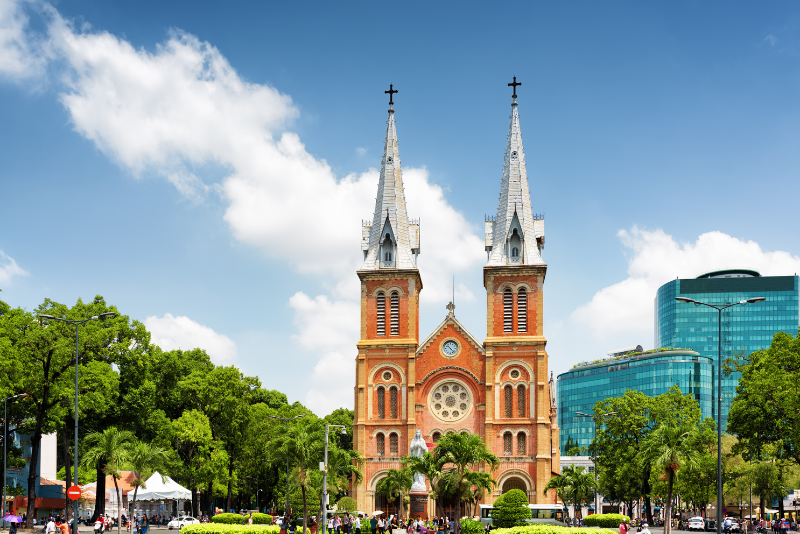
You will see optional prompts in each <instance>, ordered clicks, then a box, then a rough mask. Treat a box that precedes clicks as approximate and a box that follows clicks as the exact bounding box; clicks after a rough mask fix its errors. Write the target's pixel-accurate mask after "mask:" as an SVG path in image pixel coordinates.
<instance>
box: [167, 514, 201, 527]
mask: <svg viewBox="0 0 800 534" xmlns="http://www.w3.org/2000/svg"><path fill="white" fill-rule="evenodd" d="M199 523H200V521H198V520H197V519H195V518H194V517H191V516H188V515H187V516H184V517H179V518H178V519H173V520H172V521H170V522H169V523H167V528H168V529H170V530H173V529H176V528H177V529H178V530H180V529H182V528H183V527H185V526H186V525H197V524H199Z"/></svg>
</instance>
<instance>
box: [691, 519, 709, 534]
mask: <svg viewBox="0 0 800 534" xmlns="http://www.w3.org/2000/svg"><path fill="white" fill-rule="evenodd" d="M705 529H706V523H705V520H703V518H702V517H692V518H691V519H689V530H690V531H692V530H697V531H699V532H703V531H704V530H705Z"/></svg>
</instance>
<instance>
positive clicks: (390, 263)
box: [381, 261, 394, 269]
mask: <svg viewBox="0 0 800 534" xmlns="http://www.w3.org/2000/svg"><path fill="white" fill-rule="evenodd" d="M381 268H382V269H394V262H393V261H381Z"/></svg>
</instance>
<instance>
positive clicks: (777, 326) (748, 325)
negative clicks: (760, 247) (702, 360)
mask: <svg viewBox="0 0 800 534" xmlns="http://www.w3.org/2000/svg"><path fill="white" fill-rule="evenodd" d="M797 281H798V277H797V276H761V275H760V274H759V273H758V272H757V271H752V270H748V269H730V270H725V271H715V272H711V273H707V274H704V275H702V276H698V277H697V278H691V279H676V280H672V281H670V282H668V283H666V284H664V285H663V286H661V287H660V288H659V289H658V292H657V293H656V299H655V346H656V347H667V346H675V347H689V348H691V349H693V350H695V351H697V352H699V353H700V354H702V355H704V356H709V357H711V358H712V359H713V361H714V365H715V367H714V373H715V374H714V376H715V377H716V362H717V351H718V342H719V337H718V324H717V321H718V315H717V310H715V309H713V308H709V307H707V306H695V305H694V304H687V303H684V302H677V301H676V300H675V297H688V298H690V299H693V300H699V301H702V302H707V303H709V304H727V303H733V302H739V301H741V300H746V299H749V298H753V297H766V298H767V300H766V301H764V302H758V303H754V304H747V305H744V306H732V307H730V308H728V309H727V310H725V311H723V312H722V359H723V361H724V360H725V359H726V358H728V357H732V356H734V355H735V354H739V353H743V354H749V353H751V352H753V351H755V350H759V349H764V348H767V347H769V345H770V343H771V342H772V336H773V335H775V334H776V333H777V332H786V333H789V334H792V335H793V336H796V335H797V329H798V324H800V321H799V320H798V290H797V285H798V284H797ZM738 381H739V376H738V374H737V373H733V374H731V375H730V376H727V377H726V376H724V375H723V376H722V410H721V412H722V428H723V429H724V428H725V427H726V425H727V418H728V412H729V411H730V406H731V402H732V401H733V397H734V395H735V394H736V384H737V383H738ZM714 384H715V388H714V391H715V394H716V378H715V379H714ZM712 413H713V416H714V418H715V419H716V397H714V404H713V407H712Z"/></svg>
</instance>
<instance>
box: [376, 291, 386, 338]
mask: <svg viewBox="0 0 800 534" xmlns="http://www.w3.org/2000/svg"><path fill="white" fill-rule="evenodd" d="M377 323H378V335H379V336H385V335H386V295H384V294H383V292H381V293H378V317H377Z"/></svg>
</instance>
